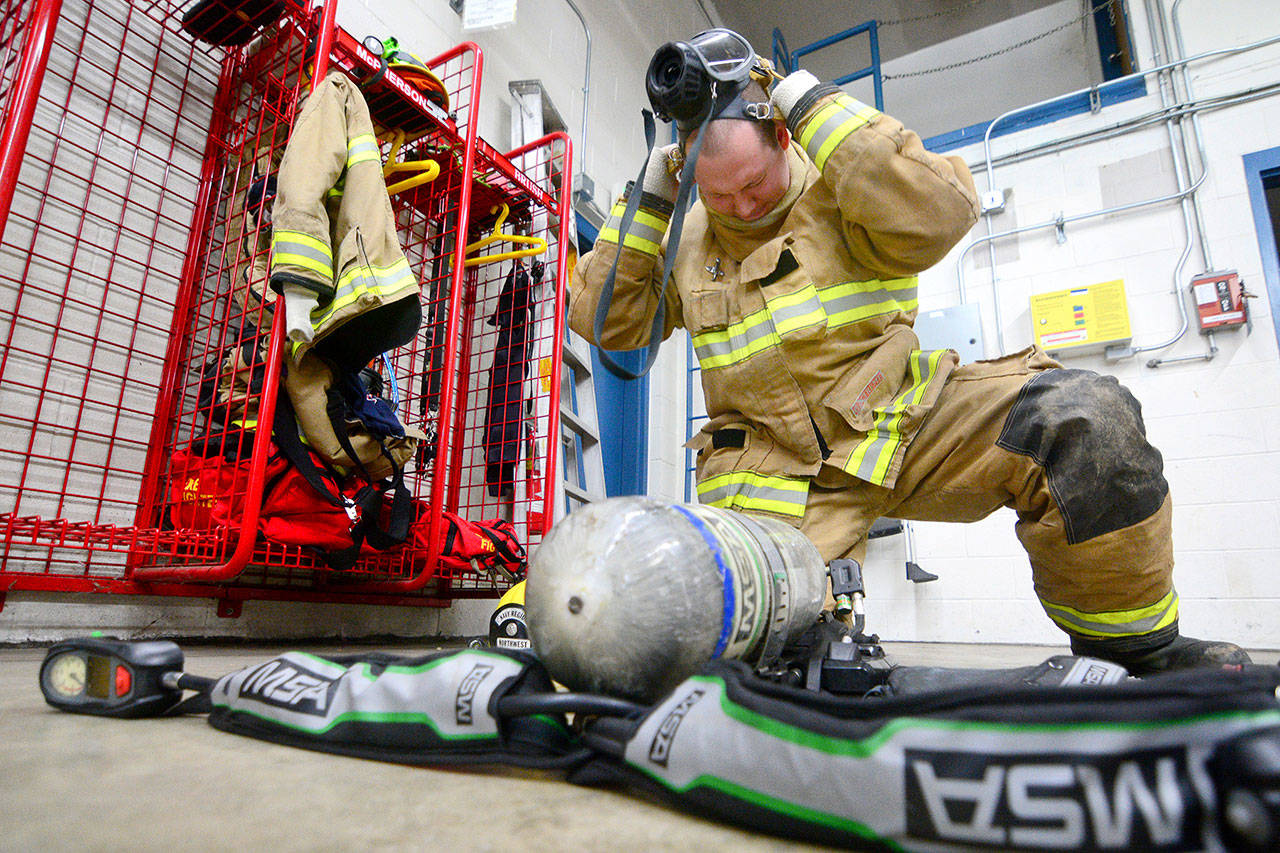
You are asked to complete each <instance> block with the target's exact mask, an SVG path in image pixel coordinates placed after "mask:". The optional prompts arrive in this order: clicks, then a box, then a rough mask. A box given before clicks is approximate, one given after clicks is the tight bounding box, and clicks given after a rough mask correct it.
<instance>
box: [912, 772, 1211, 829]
mask: <svg viewBox="0 0 1280 853" xmlns="http://www.w3.org/2000/svg"><path fill="white" fill-rule="evenodd" d="M904 757H905V768H904V770H905V774H906V780H905V781H906V797H907V834H908V836H910V837H913V838H919V839H930V840H938V841H955V842H963V843H965V844H968V845H973V846H977V847H985V846H991V847H1016V848H1019V849H1035V850H1066V849H1070V850H1098V851H1101V850H1116V849H1141V850H1170V851H1172V850H1191V849H1195V848H1198V847H1199V846H1200V843H1199V839H1198V838H1197V832H1198V827H1199V824H1200V801H1199V799H1198V798H1197V797H1196V795H1195V789H1194V788H1193V787H1192V782H1191V775H1190V772H1189V769H1188V766H1187V755H1186V750H1185V749H1183V748H1180V747H1179V748H1173V747H1170V748H1166V749H1155V750H1149V751H1145V752H1141V753H1137V754H1130V755H1129V756H1128V757H1126V758H1124V759H1123V760H1121V759H1119V758H1116V757H1113V756H1106V755H1078V754H1057V755H1055V754H1049V753H1040V754H1029V755H978V754H974V753H969V752H948V751H934V750H917V749H908V750H906V751H905V756H904Z"/></svg>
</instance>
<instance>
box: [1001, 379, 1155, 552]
mask: <svg viewBox="0 0 1280 853" xmlns="http://www.w3.org/2000/svg"><path fill="white" fill-rule="evenodd" d="M996 444H997V445H998V446H1000V447H1003V448H1004V449H1005V450H1009V451H1011V452H1013V453H1019V454H1022V455H1024V456H1030V457H1031V458H1032V459H1034V460H1035V461H1036V463H1037V464H1039V465H1040V466H1041V467H1042V468H1044V470H1045V473H1046V474H1047V476H1048V480H1049V491H1050V493H1051V494H1052V495H1053V498H1054V501H1055V502H1056V503H1057V504H1058V509H1059V511H1061V513H1062V517H1063V520H1064V522H1065V523H1066V532H1067V542H1068V543H1069V544H1072V545H1075V544H1078V543H1080V542H1086V541H1088V540H1090V539H1093V538H1094V537H1096V536H1101V535H1103V534H1104V533H1110V532H1112V531H1114V530H1120V529H1122V528H1125V527H1128V526H1130V525H1132V524H1136V523H1137V522H1139V521H1142V520H1143V519H1146V518H1149V517H1150V516H1151V515H1152V514H1153V513H1155V512H1156V510H1158V509H1159V508H1160V506H1161V504H1163V503H1164V499H1165V496H1166V495H1168V493H1169V484H1168V483H1167V482H1166V481H1165V479H1164V474H1163V473H1162V472H1163V468H1164V465H1163V460H1161V458H1160V451H1158V450H1156V449H1155V448H1154V447H1152V446H1151V444H1150V443H1148V441H1147V431H1146V428H1145V427H1144V426H1143V424H1142V407H1141V406H1140V405H1139V404H1138V401H1137V400H1136V399H1134V396H1133V395H1132V394H1130V393H1129V391H1128V389H1126V388H1124V387H1123V386H1122V385H1120V383H1119V382H1117V381H1116V379H1115V377H1113V376H1101V375H1099V374H1097V373H1094V372H1093V371H1091V370H1066V369H1057V370H1047V371H1045V372H1043V373H1039V374H1037V375H1036V376H1034V377H1032V379H1031V380H1030V381H1029V382H1027V384H1026V385H1024V386H1023V388H1022V391H1021V393H1020V394H1019V395H1018V399H1017V401H1016V402H1015V403H1014V405H1013V409H1012V410H1010V412H1009V416H1008V418H1006V419H1005V423H1004V429H1003V430H1002V431H1001V433H1000V438H999V439H998V440H997V441H996Z"/></svg>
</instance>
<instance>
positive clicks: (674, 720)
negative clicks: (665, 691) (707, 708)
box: [649, 688, 706, 767]
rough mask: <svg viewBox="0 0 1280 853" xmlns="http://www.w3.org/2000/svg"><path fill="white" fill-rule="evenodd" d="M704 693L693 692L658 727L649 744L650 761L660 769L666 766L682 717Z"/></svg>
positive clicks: (700, 690)
mask: <svg viewBox="0 0 1280 853" xmlns="http://www.w3.org/2000/svg"><path fill="white" fill-rule="evenodd" d="M705 692H706V691H705V690H702V689H701V688H699V689H696V690H693V691H692V692H690V693H689V695H688V696H686V697H684V699H682V700H681V701H680V704H679V705H677V706H675V707H674V708H672V709H671V711H670V713H668V714H667V716H666V719H664V720H663V721H662V725H660V726H658V733H657V734H656V735H654V736H653V742H652V743H650V744H649V760H650V761H652V762H653V763H654V764H657V765H659V766H661V767H666V766H667V758H668V756H670V754H671V743H672V741H674V740H675V739H676V729H678V728H680V723H681V721H683V720H684V715H685V714H687V713H689V709H690V708H692V707H693V703H694V702H697V701H698V700H699V699H701V698H702V694H703V693H705Z"/></svg>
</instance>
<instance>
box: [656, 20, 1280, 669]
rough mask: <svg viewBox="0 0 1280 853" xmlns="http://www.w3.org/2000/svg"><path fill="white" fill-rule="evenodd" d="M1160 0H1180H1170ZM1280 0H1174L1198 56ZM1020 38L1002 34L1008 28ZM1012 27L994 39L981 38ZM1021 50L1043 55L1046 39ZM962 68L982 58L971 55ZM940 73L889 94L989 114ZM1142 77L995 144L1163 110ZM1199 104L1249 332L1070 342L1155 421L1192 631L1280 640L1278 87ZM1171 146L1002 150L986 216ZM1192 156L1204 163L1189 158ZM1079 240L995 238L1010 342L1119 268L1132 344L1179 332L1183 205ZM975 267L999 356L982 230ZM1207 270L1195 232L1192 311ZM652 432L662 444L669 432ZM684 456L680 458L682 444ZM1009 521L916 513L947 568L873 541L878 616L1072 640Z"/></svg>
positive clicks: (1260, 26) (992, 637) (1010, 212)
mask: <svg viewBox="0 0 1280 853" xmlns="http://www.w3.org/2000/svg"><path fill="white" fill-rule="evenodd" d="M1128 5H1129V9H1130V14H1131V19H1132V24H1133V30H1134V38H1135V49H1136V52H1137V60H1138V64H1139V67H1140V68H1151V67H1154V66H1155V65H1156V62H1155V61H1154V58H1153V50H1152V41H1151V38H1150V37H1149V35H1148V31H1147V22H1146V15H1145V12H1144V7H1143V2H1142V0H1129V3H1128ZM1165 6H1166V10H1168V9H1169V8H1170V7H1171V6H1172V2H1171V0H1167V2H1166V3H1165ZM1274 11H1275V10H1274V8H1272V4H1271V3H1266V2H1260V0H1187V2H1183V3H1180V4H1179V19H1180V21H1181V23H1182V27H1183V30H1184V35H1185V38H1186V51H1187V55H1194V54H1198V53H1201V52H1205V51H1209V50H1214V49H1218V48H1223V47H1230V46H1238V45H1245V44H1249V43H1251V42H1253V41H1256V40H1260V39H1265V38H1267V37H1269V36H1274V35H1276V34H1277V33H1280V18H1277V17H1276V16H1275V15H1274V14H1272V13H1273V12H1274ZM1026 17H1027V18H1031V17H1033V16H1026ZM1042 25H1043V21H1038V22H1027V24H1026V29H1025V30H1024V31H1023V33H1022V35H1023V37H1026V36H1029V35H1032V34H1034V33H1036V32H1040V31H1042V30H1043V29H1044V27H1043V26H1042ZM1001 26H1002V27H1005V28H1006V29H1007V28H1008V27H1007V24H1002V25H1001ZM833 31H834V29H833ZM1010 36H1011V34H1006V35H1005V36H1004V38H1005V39H1006V40H1013V39H1010ZM957 41H964V40H957ZM1000 43H1001V42H987V44H988V47H987V49H988V50H990V49H993V48H992V47H991V45H998V44H1000ZM946 48H947V46H946V45H942V46H935V47H934V48H931V49H930V51H928V56H927V57H914V56H909V57H904V58H901V59H899V60H896V61H895V62H894V63H890V64H889V65H887V66H886V68H885V72H886V73H901V72H905V71H909V70H913V69H915V68H923V67H934V66H937V65H941V64H945V62H946V61H947V58H948V54H947V50H946ZM951 49H952V51H953V52H952V53H951V54H950V58H951V60H952V61H955V60H958V59H962V58H967V57H969V56H972V55H974V46H973V43H972V39H969V40H968V41H965V42H964V44H960V45H952V46H951ZM1011 56H1016V53H1015V54H1006V55H1005V56H1004V57H1002V58H1001V59H1000V61H1001V62H1002V63H1004V64H1003V65H1002V67H1004V68H1008V67H1009V65H1008V63H1009V60H1010V57H1011ZM1023 61H1033V62H1034V61H1039V60H1037V59H1035V58H1034V54H1033V56H1032V58H1030V59H1024V60H1023ZM1166 61H1167V59H1166ZM963 73H965V74H971V73H973V67H970V68H967V69H964V70H963ZM1191 76H1192V80H1193V86H1194V87H1195V93H1196V95H1197V96H1198V97H1200V98H1202V99H1207V98H1212V97H1213V96H1217V95H1226V94H1230V93H1235V92H1238V91H1241V90H1245V89H1249V88H1252V87H1257V86H1264V85H1268V84H1274V83H1275V81H1276V80H1277V79H1278V78H1280V46H1270V47H1267V48H1263V49H1259V50H1255V51H1252V52H1249V53H1246V54H1243V55H1240V56H1237V57H1234V58H1221V59H1214V60H1208V61H1205V62H1202V63H1197V64H1196V65H1194V66H1192V73H1191ZM930 79H931V82H932V87H931V88H927V89H926V88H923V87H920V86H918V85H916V84H912V85H911V86H910V87H908V86H906V85H905V82H904V85H903V86H902V87H901V89H895V85H894V84H893V83H892V82H890V83H887V84H886V86H885V101H886V111H888V112H889V113H891V114H894V115H897V116H899V117H901V118H903V119H904V121H907V123H908V125H910V124H911V120H910V116H911V115H922V116H923V115H930V114H931V112H930V111H931V109H932V104H933V102H934V101H941V102H946V103H947V104H948V107H947V108H948V110H950V113H951V114H955V115H963V114H964V113H963V112H962V113H957V112H956V110H955V107H954V105H953V104H952V101H953V100H959V101H960V102H962V103H966V104H967V110H968V113H967V114H968V116H969V118H968V119H967V120H966V121H962V123H964V124H968V123H975V122H977V121H980V120H986V119H990V118H992V117H993V116H992V115H991V111H990V110H989V109H987V108H984V106H983V103H982V100H981V95H980V93H977V94H975V89H974V88H973V87H970V86H956V87H955V89H954V90H953V89H950V88H949V78H948V76H947V75H946V74H941V75H934V77H933V78H930ZM1148 79H1149V81H1150V82H1149V85H1148V91H1149V92H1150V93H1151V94H1149V95H1148V96H1146V97H1144V98H1139V99H1134V100H1131V101H1128V102H1126V103H1123V104H1119V105H1115V106H1111V107H1107V108H1105V109H1102V110H1101V111H1100V112H1098V113H1096V114H1092V115H1090V114H1085V115H1081V116H1074V117H1070V118H1067V119H1063V120H1060V121H1057V122H1054V123H1051V124H1048V125H1043V126H1040V127H1036V128H1032V129H1029V130H1025V131H1021V132H1018V133H1015V134H1012V135H1009V136H1005V137H1000V138H997V139H995V140H994V141H993V143H992V149H993V154H994V155H995V156H996V157H999V156H1001V155H1007V154H1010V153H1012V152H1016V151H1022V150H1026V149H1030V148H1032V147H1033V146H1036V145H1038V144H1041V143H1044V142H1047V141H1050V140H1055V139H1060V138H1062V137H1067V136H1071V135H1074V134H1076V133H1079V132H1082V131H1086V130H1094V129H1098V128H1103V127H1110V126H1112V125H1115V124H1118V123H1120V122H1122V121H1123V120H1124V119H1126V118H1129V117H1132V116H1137V115H1140V114H1144V113H1147V112H1150V111H1152V110H1155V109H1158V108H1159V106H1160V102H1159V97H1158V95H1157V94H1156V91H1157V90H1156V86H1155V82H1154V78H1148ZM987 85H988V86H1000V85H1001V77H1000V76H999V75H995V76H993V77H988V78H987ZM908 88H910V91H906V90H907V89H908ZM904 94H906V95H908V96H910V97H902V96H903V95H904ZM1200 122H1201V126H1202V128H1203V133H1204V146H1205V151H1206V155H1207V161H1208V170H1209V172H1208V176H1207V177H1206V178H1205V182H1204V185H1203V187H1202V189H1201V190H1200V193H1199V197H1200V202H1201V206H1202V210H1203V218H1204V225H1205V236H1206V239H1207V240H1208V243H1209V249H1210V254H1211V257H1212V262H1213V266H1214V267H1215V268H1219V269H1221V268H1235V269H1238V270H1239V271H1240V273H1241V275H1242V277H1243V278H1244V280H1245V282H1246V283H1247V284H1248V286H1249V289H1250V291H1251V292H1253V293H1255V294H1257V295H1258V298H1257V299H1256V300H1253V302H1252V303H1251V305H1252V310H1253V317H1254V327H1253V334H1252V335H1251V336H1246V334H1245V332H1244V331H1243V330H1241V331H1236V332H1225V333H1223V334H1219V335H1218V336H1217V344H1218V347H1219V352H1218V354H1217V357H1216V358H1214V359H1213V360H1212V361H1207V362H1206V361H1193V362H1186V363H1179V364H1173V365H1167V366H1162V367H1160V368H1158V369H1151V368H1148V367H1146V361H1147V360H1148V359H1149V358H1151V357H1152V356H1158V355H1169V356H1180V355H1194V354H1197V353H1201V352H1204V351H1205V349H1206V343H1205V340H1204V339H1203V338H1202V337H1201V336H1200V335H1199V334H1198V333H1197V332H1196V331H1195V327H1194V319H1193V320H1192V323H1193V326H1192V330H1191V331H1190V332H1188V334H1187V335H1186V336H1185V337H1183V338H1182V340H1181V341H1180V342H1179V343H1178V344H1176V345H1175V346H1173V347H1171V348H1169V349H1168V350H1167V351H1162V352H1158V353H1142V354H1140V355H1138V356H1137V357H1135V358H1131V359H1128V360H1126V361H1121V362H1107V361H1106V360H1105V359H1104V358H1102V357H1101V356H1096V357H1075V358H1071V359H1069V360H1067V361H1066V364H1067V366H1069V367H1077V368H1088V369H1092V370H1097V371H1099V372H1103V373H1109V374H1112V375H1114V376H1116V377H1117V378H1119V380H1120V381H1121V382H1122V383H1123V384H1124V385H1126V386H1128V387H1129V388H1130V389H1131V390H1132V391H1133V393H1134V394H1135V395H1136V396H1137V398H1138V399H1139V400H1140V401H1141V403H1142V405H1143V411H1144V414H1145V416H1146V419H1147V426H1148V431H1149V434H1150V436H1151V438H1152V440H1153V442H1154V443H1155V444H1156V446H1157V447H1159V448H1160V449H1161V450H1162V452H1163V454H1164V458H1165V463H1166V475H1167V477H1168V479H1169V483H1170V487H1171V489H1172V494H1173V500H1174V547H1175V552H1176V559H1177V567H1176V569H1175V573H1174V580H1175V583H1176V586H1177V589H1178V591H1179V594H1180V596H1181V600H1182V628H1183V631H1184V632H1185V633H1186V634H1188V635H1191V636H1201V637H1203V636H1212V637H1221V638H1227V639H1231V640H1234V641H1236V642H1240V643H1244V644H1247V645H1250V646H1254V647H1262V648H1277V647H1280V609H1278V607H1277V605H1280V601H1278V600H1277V599H1278V596H1277V593H1276V591H1275V587H1274V584H1273V583H1272V582H1271V579H1272V578H1273V577H1274V571H1275V566H1276V564H1277V563H1278V562H1280V452H1278V451H1280V437H1278V436H1280V428H1277V422H1278V421H1280V359H1278V358H1277V345H1276V336H1275V330H1274V328H1273V325H1272V321H1271V313H1270V311H1271V307H1270V305H1269V304H1268V301H1267V299H1266V286H1265V283H1264V281H1263V277H1262V267H1261V258H1260V254H1259V248H1258V238H1257V235H1256V232H1255V230H1254V224H1253V219H1252V213H1251V210H1250V205H1249V199H1248V196H1247V189H1246V184H1245V176H1244V171H1243V167H1242V163H1241V157H1242V156H1243V155H1245V154H1247V153H1250V152H1254V151H1259V150H1265V149H1268V148H1272V147H1275V146H1280V97H1277V96H1274V95H1273V96H1272V97H1270V98H1266V99H1263V100H1257V101H1254V102H1252V103H1248V104H1244V105H1240V106H1234V107H1229V108H1225V109H1220V110H1214V111H1206V112H1203V113H1202V114H1201V115H1200ZM950 153H953V154H957V155H959V156H960V157H962V158H963V159H965V160H966V161H967V162H968V163H969V164H970V165H971V167H972V168H973V171H974V173H975V178H976V181H977V184H978V189H979V191H980V192H981V191H983V190H986V189H988V188H989V187H988V184H987V179H986V176H985V174H983V171H984V166H983V159H984V158H983V151H982V145H981V143H979V144H976V145H971V146H969V147H966V148H963V149H960V150H957V151H953V152H950ZM1172 164H1173V159H1172V157H1171V155H1170V143H1169V138H1168V133H1167V131H1166V130H1165V127H1164V126H1163V125H1156V126H1154V127H1152V128H1150V129H1145V130H1141V131H1136V132H1129V133H1125V134H1123V135H1120V136H1117V137H1114V138H1112V139H1109V140H1107V141H1103V142H1096V143H1091V144H1086V145H1080V146H1077V147H1073V148H1071V149H1069V150H1066V151H1063V152H1061V153H1057V154H1050V155H1042V156H1035V157H1031V158H1028V159H1025V160H1023V161H1022V162H1018V163H1015V164H1012V165H1002V166H999V167H998V168H997V169H996V171H995V188H997V189H1002V190H1006V191H1007V193H1008V206H1007V208H1006V211H1005V212H1004V213H1003V214H1000V215H997V216H995V217H994V218H993V219H992V221H991V227H992V229H993V231H996V232H999V231H1004V230H1008V229H1010V228H1013V227H1017V226H1021V225H1028V224H1033V223H1040V222H1051V221H1053V220H1054V219H1055V218H1056V217H1057V216H1058V215H1059V214H1060V213H1062V214H1065V215H1067V216H1071V215H1073V214H1078V213H1085V212H1088V211H1092V210H1098V209H1101V208H1105V207H1112V206H1117V205H1121V204H1125V203H1128V202H1132V201H1138V200H1142V199H1148V198H1158V197H1160V196H1164V195H1168V194H1171V193H1173V192H1175V191H1176V190H1177V183H1176V178H1175V176H1174V174H1173V165H1172ZM1192 168H1193V170H1194V174H1196V175H1198V174H1199V166H1198V164H1196V163H1195V160H1194V159H1193V167H1192ZM986 233H987V230H986V226H985V225H984V224H983V223H981V222H980V223H979V224H978V225H977V226H976V227H975V228H974V230H973V231H972V232H971V234H970V235H969V236H968V237H967V238H966V239H965V240H964V241H962V243H961V244H960V245H959V246H957V248H956V249H955V250H954V251H953V252H952V253H951V254H950V256H949V257H948V258H947V259H945V260H944V261H943V262H942V263H940V264H939V265H938V266H937V267H935V268H934V269H932V270H930V271H928V272H927V273H925V274H924V275H923V276H922V277H921V299H920V301H921V308H922V310H928V309H934V308H942V307H946V306H949V305H955V304H957V303H958V302H959V301H960V299H959V287H958V280H959V275H958V266H957V259H958V258H959V257H960V255H961V252H962V251H963V249H964V248H965V247H966V246H967V245H968V244H969V242H970V241H972V240H974V239H976V238H978V237H979V236H982V235H985V234H986ZM1066 238H1067V239H1066V242H1065V243H1062V244H1061V245H1059V243H1058V242H1057V240H1056V239H1055V234H1054V230H1053V229H1052V228H1043V229H1039V230H1037V231H1033V232H1029V233H1026V234H1022V235H1020V236H1018V237H1017V238H1006V239H1003V240H1001V241H999V242H997V244H996V249H997V251H996V256H997V261H996V268H997V274H998V291H999V299H1000V306H1001V313H1002V319H1003V333H1004V349H1005V351H1008V352H1011V351H1016V350H1017V349H1020V348H1022V347H1024V346H1027V345H1028V344H1030V343H1031V340H1032V338H1031V326H1030V319H1029V298H1030V296H1031V295H1032V294H1033V293H1041V292H1046V291H1052V290H1059V289H1063V288H1067V287H1075V286H1081V285H1088V284H1094V283H1098V282H1104V281H1109V280H1112V279H1116V278H1123V279H1124V281H1125V286H1126V289H1127V292H1128V300H1129V312H1130V316H1131V320H1132V325H1133V334H1134V342H1135V344H1136V345H1138V346H1142V345H1146V344H1152V343H1157V342H1161V341H1165V340H1167V339H1169V338H1170V337H1172V336H1173V335H1174V334H1175V333H1176V332H1177V329H1178V326H1179V315H1178V310H1177V305H1176V303H1175V302H1174V298H1175V297H1174V296H1173V295H1172V294H1171V289H1172V287H1173V285H1174V279H1173V275H1174V270H1175V267H1176V266H1177V264H1178V259H1179V256H1180V254H1181V253H1182V251H1183V247H1184V244H1185V243H1184V219H1183V215H1182V211H1181V209H1180V207H1179V206H1178V205H1177V204H1164V205H1161V206H1157V207H1152V208H1147V209H1144V210H1141V211H1139V212H1136V213H1129V214H1124V215H1112V216H1106V217H1102V218H1096V219H1092V220H1089V221H1086V222H1081V223H1079V224H1074V225H1067V226H1066ZM962 266H963V271H964V277H965V283H966V286H967V296H968V299H969V301H977V302H979V303H980V305H981V306H982V311H983V326H984V332H985V337H986V346H987V354H988V356H994V355H996V354H997V343H996V329H995V312H994V310H993V304H994V303H993V294H992V286H991V270H990V262H989V260H988V252H987V249H986V246H985V245H983V246H980V247H977V248H975V249H974V250H973V251H970V252H969V253H968V254H967V255H966V256H965V258H964V262H963V265H962ZM1204 268H1205V261H1204V259H1203V257H1202V254H1201V252H1200V249H1199V247H1198V245H1196V246H1193V247H1192V252H1191V255H1190V257H1189V259H1188V261H1187V263H1186V264H1185V266H1184V267H1183V269H1182V271H1181V274H1180V275H1179V277H1178V280H1177V287H1178V290H1179V296H1178V297H1177V298H1180V299H1183V300H1187V305H1188V310H1189V311H1194V306H1193V305H1191V303H1190V301H1189V299H1188V297H1187V294H1186V288H1187V285H1188V283H1189V281H1190V278H1191V276H1192V275H1194V274H1196V273H1198V272H1201V271H1202V270H1203V269H1204ZM655 404H656V401H655ZM683 434H684V433H683V429H681V431H680V433H679V435H672V436H671V438H670V440H669V441H668V442H666V443H665V446H675V445H677V444H678V440H679V439H681V438H682V437H683ZM654 441H655V445H657V444H659V443H661V442H662V440H661V438H659V437H658V436H655V438H654ZM669 458H670V459H671V460H675V459H676V458H677V457H676V456H675V455H674V454H673V455H672V456H671V457H669ZM678 458H679V460H680V462H679V464H681V465H682V464H683V454H682V453H681V454H679V457H678ZM667 464H676V463H675V462H674V461H672V462H668V463H667ZM1013 522H1014V515H1013V513H1012V511H1010V510H1002V511H1000V512H998V513H997V514H995V515H994V516H992V517H991V518H989V519H987V520H986V521H984V522H981V523H978V524H970V525H951V524H938V523H932V524H926V523H917V524H915V530H916V536H917V538H916V545H917V560H918V562H919V563H920V564H921V565H922V566H923V567H925V568H926V569H928V570H930V571H932V572H935V573H937V574H938V575H940V579H939V580H938V581H936V582H933V583H928V584H921V585H914V584H911V583H909V582H907V581H906V580H905V577H904V574H905V573H904V559H905V557H904V545H903V541H902V538H901V537H896V536H895V537H889V538H886V539H880V540H875V541H873V542H872V543H871V548H870V553H869V558H868V565H867V567H866V581H867V586H868V605H867V610H868V620H869V623H868V627H869V630H872V631H876V632H879V633H880V634H881V636H882V637H884V638H886V639H895V640H919V641H953V642H965V641H974V642H1045V643H1060V642H1062V641H1063V639H1064V636H1063V635H1062V634H1061V633H1060V632H1059V631H1058V630H1057V629H1056V628H1054V627H1053V625H1052V624H1051V623H1050V622H1049V620H1048V618H1047V617H1046V616H1044V614H1043V611H1042V610H1041V608H1040V605H1039V603H1038V601H1037V600H1036V598H1035V595H1034V593H1033V591H1032V587H1031V577H1030V568H1029V565H1028V563H1027V559H1026V556H1025V554H1024V552H1023V551H1022V549H1021V547H1020V546H1019V544H1018V542H1017V539H1016V538H1015V536H1014V533H1013Z"/></svg>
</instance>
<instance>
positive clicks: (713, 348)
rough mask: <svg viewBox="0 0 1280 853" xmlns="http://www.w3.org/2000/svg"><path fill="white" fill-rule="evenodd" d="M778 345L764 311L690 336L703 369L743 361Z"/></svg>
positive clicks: (771, 324) (776, 335) (778, 341)
mask: <svg viewBox="0 0 1280 853" xmlns="http://www.w3.org/2000/svg"><path fill="white" fill-rule="evenodd" d="M778 343H780V339H779V338H778V333H777V332H775V331H774V328H773V323H772V322H771V321H770V320H769V314H768V312H767V311H757V312H756V313H754V314H751V315H749V316H747V317H746V318H744V319H742V320H740V321H738V322H737V323H731V324H730V325H729V327H728V328H726V329H715V330H712V331H709V332H702V333H700V334H697V335H694V336H693V349H694V352H696V353H697V355H698V363H699V364H700V365H701V366H702V368H703V369H704V370H709V369H712V368H716V367H725V366H726V365H730V364H733V363H735V362H739V361H744V360H746V359H747V358H748V357H750V356H752V355H755V354H756V353H758V352H760V351H761V350H765V349H768V348H769V347H771V346H776V345H777V344H778Z"/></svg>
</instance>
